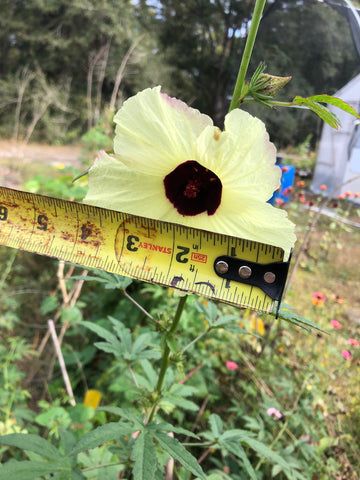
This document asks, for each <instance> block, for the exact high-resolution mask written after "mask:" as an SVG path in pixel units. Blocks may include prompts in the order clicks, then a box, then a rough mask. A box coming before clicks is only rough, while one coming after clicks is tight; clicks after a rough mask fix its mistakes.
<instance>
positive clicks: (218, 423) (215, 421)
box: [209, 413, 223, 439]
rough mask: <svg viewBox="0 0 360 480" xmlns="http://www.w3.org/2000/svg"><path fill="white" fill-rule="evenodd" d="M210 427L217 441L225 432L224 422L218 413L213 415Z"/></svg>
mask: <svg viewBox="0 0 360 480" xmlns="http://www.w3.org/2000/svg"><path fill="white" fill-rule="evenodd" d="M209 425H210V429H211V432H212V434H213V435H214V439H217V438H219V437H220V436H221V434H222V432H223V422H222V420H221V418H220V417H219V415H216V413H213V414H212V415H210V417H209Z"/></svg>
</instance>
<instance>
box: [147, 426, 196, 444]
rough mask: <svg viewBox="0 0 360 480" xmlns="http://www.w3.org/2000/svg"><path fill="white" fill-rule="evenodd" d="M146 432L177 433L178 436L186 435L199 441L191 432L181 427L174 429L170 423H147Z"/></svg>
mask: <svg viewBox="0 0 360 480" xmlns="http://www.w3.org/2000/svg"><path fill="white" fill-rule="evenodd" d="M145 428H146V430H149V431H154V432H158V431H160V432H173V433H178V434H179V435H186V436H187V437H192V438H196V439H197V440H199V437H198V436H197V435H195V433H193V432H191V431H190V430H187V429H186V428H182V427H175V426H174V425H172V424H171V423H167V422H161V423H153V422H151V423H148V424H147V425H146V427H145Z"/></svg>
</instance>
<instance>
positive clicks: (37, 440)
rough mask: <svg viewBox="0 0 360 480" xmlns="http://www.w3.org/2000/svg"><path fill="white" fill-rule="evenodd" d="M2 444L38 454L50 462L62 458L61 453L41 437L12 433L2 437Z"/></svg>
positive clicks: (0, 440) (0, 438) (0, 441)
mask: <svg viewBox="0 0 360 480" xmlns="http://www.w3.org/2000/svg"><path fill="white" fill-rule="evenodd" d="M0 443H2V444H3V445H8V446H9V447H18V448H21V449H22V450H28V451H30V452H34V453H37V454H38V455H41V456H42V457H46V458H48V459H49V460H55V461H58V460H59V458H60V457H62V455H61V453H60V452H59V450H58V449H57V448H55V447H54V446H53V445H51V443H49V442H47V441H46V440H45V439H44V438H42V437H39V435H34V434H32V433H10V434H8V435H3V436H2V437H0Z"/></svg>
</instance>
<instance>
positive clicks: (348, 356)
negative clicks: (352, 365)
mask: <svg viewBox="0 0 360 480" xmlns="http://www.w3.org/2000/svg"><path fill="white" fill-rule="evenodd" d="M341 355H342V356H343V357H344V358H345V359H346V360H349V359H350V358H351V353H350V352H348V351H347V350H343V351H342V352H341Z"/></svg>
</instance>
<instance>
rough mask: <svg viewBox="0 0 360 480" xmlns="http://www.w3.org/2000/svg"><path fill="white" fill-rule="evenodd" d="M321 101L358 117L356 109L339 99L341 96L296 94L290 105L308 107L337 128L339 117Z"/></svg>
mask: <svg viewBox="0 0 360 480" xmlns="http://www.w3.org/2000/svg"><path fill="white" fill-rule="evenodd" d="M322 103H327V104H328V105H333V106H334V107H337V108H340V109H341V110H344V112H347V113H349V114H350V115H354V116H355V117H357V118H360V117H359V115H358V114H357V112H356V110H355V109H354V108H353V107H352V106H351V105H349V104H348V103H346V102H344V101H343V100H341V98H337V97H332V96H331V95H313V96H311V97H306V98H304V97H300V96H296V97H295V98H294V100H293V101H292V105H299V106H304V107H307V108H310V110H312V111H313V112H314V113H316V114H317V115H318V116H319V117H320V118H321V119H322V120H323V121H324V122H326V123H328V124H329V125H330V126H331V127H333V128H335V129H336V130H337V129H338V128H339V127H340V126H341V124H340V121H339V119H338V118H337V116H336V115H335V114H334V113H333V112H331V111H330V110H329V109H328V108H327V107H326V106H325V105H322Z"/></svg>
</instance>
